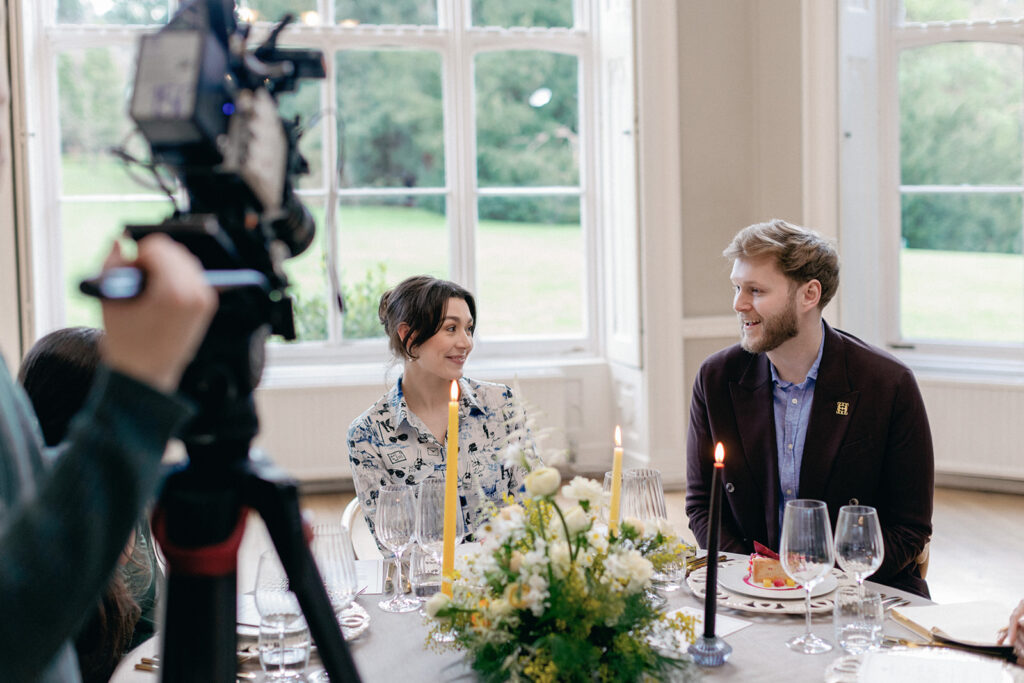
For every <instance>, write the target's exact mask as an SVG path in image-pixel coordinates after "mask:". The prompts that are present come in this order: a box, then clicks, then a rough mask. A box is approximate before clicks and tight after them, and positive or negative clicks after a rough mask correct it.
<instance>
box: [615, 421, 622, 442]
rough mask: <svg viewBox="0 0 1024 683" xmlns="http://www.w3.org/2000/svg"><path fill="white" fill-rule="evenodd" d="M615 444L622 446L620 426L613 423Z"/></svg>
mask: <svg viewBox="0 0 1024 683" xmlns="http://www.w3.org/2000/svg"><path fill="white" fill-rule="evenodd" d="M615 445H616V446H622V427H620V426H619V425H615Z"/></svg>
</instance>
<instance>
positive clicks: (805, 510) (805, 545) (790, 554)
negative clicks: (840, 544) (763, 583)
mask: <svg viewBox="0 0 1024 683" xmlns="http://www.w3.org/2000/svg"><path fill="white" fill-rule="evenodd" d="M780 546H781V547H780V548H779V559H780V560H781V562H782V569H783V570H784V571H785V572H786V574H788V575H789V577H790V578H791V579H793V580H794V581H796V582H797V583H799V584H801V585H803V587H804V590H805V591H806V594H805V596H804V600H805V605H806V609H807V619H806V622H807V628H806V632H805V633H804V634H803V635H800V636H794V637H793V638H790V639H789V640H788V641H787V642H786V645H788V646H789V648H790V649H791V650H795V651H796V652H802V653H804V654H820V653H822V652H828V651H829V650H831V649H832V644H831V643H829V642H828V641H827V640H822V639H821V638H819V637H818V636H816V635H814V634H813V633H811V591H812V590H813V589H814V587H815V586H817V585H818V584H819V583H820V582H821V581H822V579H824V578H825V577H826V576H827V575H828V573H829V572H830V571H831V570H832V565H833V564H835V550H834V548H833V545H832V528H831V526H830V524H829V520H828V508H827V507H826V506H825V503H823V502H822V501H820V500H806V499H798V500H791V501H789V502H788V503H786V509H785V512H784V513H783V516H782V542H781V544H780Z"/></svg>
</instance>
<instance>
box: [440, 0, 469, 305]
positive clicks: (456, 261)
mask: <svg viewBox="0 0 1024 683" xmlns="http://www.w3.org/2000/svg"><path fill="white" fill-rule="evenodd" d="M439 4H444V5H445V11H446V12H447V13H448V17H447V18H448V19H449V20H450V21H449V23H448V24H447V30H448V32H449V33H448V36H447V40H446V41H445V45H446V46H447V49H446V52H445V54H444V55H443V59H442V63H443V64H444V66H443V69H444V74H445V82H444V102H445V104H444V110H445V116H444V121H445V147H446V148H447V150H448V153H447V154H445V159H446V164H447V168H446V169H445V177H446V183H445V184H446V185H447V188H448V193H447V201H446V204H447V211H446V214H447V217H448V227H449V233H448V234H449V272H450V274H451V277H452V278H453V279H454V280H455V281H457V282H459V283H461V284H462V285H463V286H465V287H467V288H468V289H470V290H471V291H476V288H477V280H476V225H477V211H476V187H477V180H476V116H475V112H474V104H473V103H474V91H475V88H474V84H473V57H474V54H473V52H472V51H471V50H470V48H469V46H468V44H467V41H466V28H467V27H468V25H469V11H470V6H469V0H441V2H440V3H439Z"/></svg>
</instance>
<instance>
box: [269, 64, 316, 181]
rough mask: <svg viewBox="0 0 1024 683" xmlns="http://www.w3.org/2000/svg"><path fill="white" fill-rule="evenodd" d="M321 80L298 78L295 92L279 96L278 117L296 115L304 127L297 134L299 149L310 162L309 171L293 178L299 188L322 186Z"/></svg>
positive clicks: (289, 117) (291, 118)
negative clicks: (298, 134)
mask: <svg viewBox="0 0 1024 683" xmlns="http://www.w3.org/2000/svg"><path fill="white" fill-rule="evenodd" d="M322 88H323V85H322V84H321V82H320V81H301V82H300V83H299V87H298V88H296V90H295V91H294V92H289V93H284V94H282V95H280V96H279V97H278V104H279V105H280V107H279V111H280V114H281V117H282V118H284V119H285V120H287V121H291V120H293V119H294V118H295V117H296V116H298V117H299V125H300V127H301V129H302V131H303V133H302V137H300V138H299V151H300V152H301V153H302V156H303V157H305V159H306V163H308V164H309V173H308V174H306V175H300V176H298V177H297V178H296V179H295V184H296V187H298V188H299V189H307V188H309V189H314V188H316V189H319V188H322V187H323V186H324V169H323V165H324V149H323V147H324V123H325V121H326V119H324V118H322V117H321V112H322V107H321V106H320V101H321V100H320V97H321V89H322Z"/></svg>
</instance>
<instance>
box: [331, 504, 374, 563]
mask: <svg viewBox="0 0 1024 683" xmlns="http://www.w3.org/2000/svg"><path fill="white" fill-rule="evenodd" d="M341 525H342V526H343V527H345V528H346V529H348V531H349V535H350V536H351V537H352V547H353V548H354V549H355V553H356V559H357V560H379V559H382V558H383V557H384V555H382V554H381V552H380V548H378V547H377V542H376V541H375V540H374V538H373V533H372V532H371V531H370V527H369V526H367V524H366V517H365V515H363V507H362V505H360V504H359V498H353V499H352V500H350V501H349V503H348V505H346V506H345V510H344V511H343V512H342V513H341Z"/></svg>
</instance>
